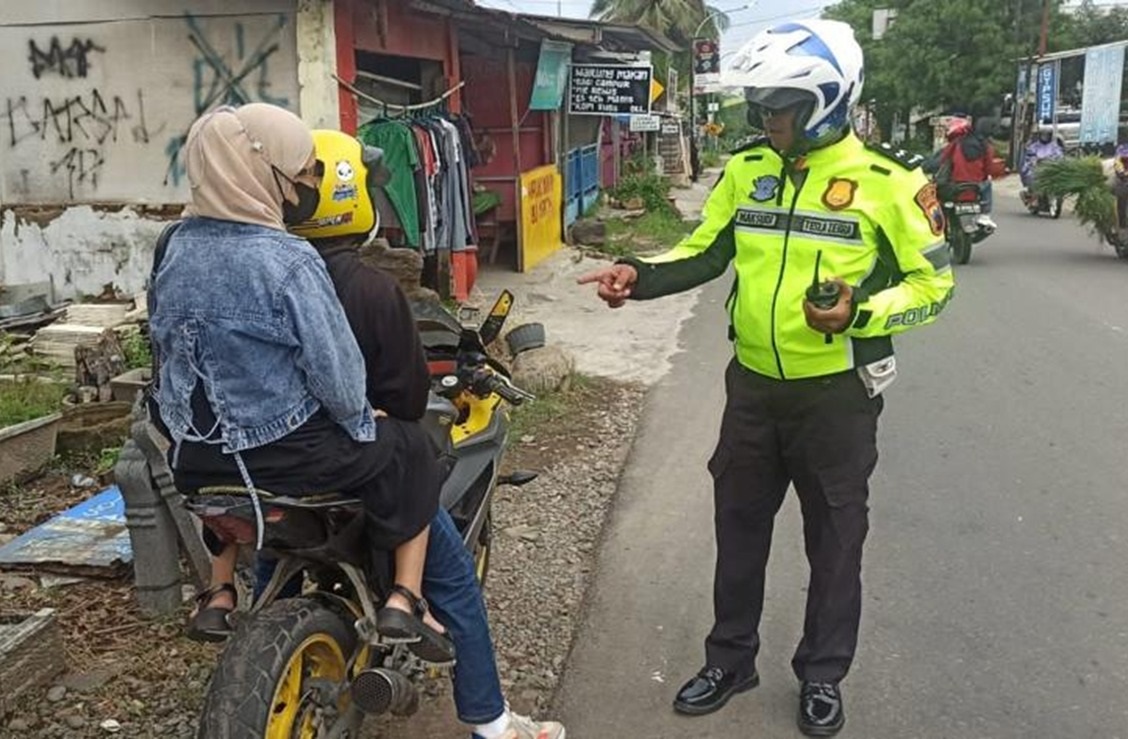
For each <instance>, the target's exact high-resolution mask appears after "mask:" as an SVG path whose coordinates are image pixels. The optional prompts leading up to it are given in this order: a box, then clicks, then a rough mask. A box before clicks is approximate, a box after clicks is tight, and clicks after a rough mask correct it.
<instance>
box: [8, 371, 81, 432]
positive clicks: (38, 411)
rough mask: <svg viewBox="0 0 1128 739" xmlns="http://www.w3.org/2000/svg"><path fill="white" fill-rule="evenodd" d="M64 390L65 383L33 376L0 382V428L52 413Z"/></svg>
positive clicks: (64, 392) (60, 406) (60, 405)
mask: <svg viewBox="0 0 1128 739" xmlns="http://www.w3.org/2000/svg"><path fill="white" fill-rule="evenodd" d="M66 391H67V388H66V386H65V385H61V384H59V383H55V382H43V381H41V380H37V379H34V378H27V379H20V380H15V381H11V382H0V428H3V427H4V426H11V425H13V424H17V423H23V422H24V421H30V420H31V419H33V418H39V417H41V416H47V415H50V414H52V413H54V412H55V411H57V410H59V409H60V408H62V405H63V396H64V395H66Z"/></svg>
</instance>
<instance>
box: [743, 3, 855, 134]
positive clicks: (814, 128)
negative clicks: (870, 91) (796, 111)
mask: <svg viewBox="0 0 1128 739" xmlns="http://www.w3.org/2000/svg"><path fill="white" fill-rule="evenodd" d="M864 74H865V73H864V64H863V61H862V48H861V47H860V46H859V45H858V42H857V40H855V38H854V29H852V28H851V27H850V26H849V25H848V24H846V23H841V22H839V21H829V20H807V21H796V22H793V23H785V24H783V25H780V26H775V27H774V28H769V29H768V30H766V31H761V32H760V33H759V34H757V35H756V36H755V38H753V39H752V40H751V41H749V42H748V43H747V44H746V45H745V46H744V48H742V49H741V50H740V51H739V52H737V56H736V59H735V60H734V61H733V63H732V67H731V72H730V76H729V77H728V78H727V79H726V82H727V83H729V84H732V85H736V86H740V87H743V88H744V91H745V97H746V98H747V100H748V102H749V103H750V104H752V105H753V106H756V107H761V108H768V109H772V110H780V109H783V108H789V107H792V106H795V105H800V104H804V105H805V109H804V111H803V112H804V113H805V114H806V115H805V116H804V115H802V114H801V115H800V117H799V118H798V120H797V128H798V131H797V133H798V134H799V137H800V138H801V139H802V144H803V145H804V148H814V147H818V146H824V145H826V144H827V143H830V142H831V141H835V140H837V139H838V138H840V137H841V136H842V134H844V133H845V132H846V131H847V130H848V129H849V127H850V119H851V113H852V112H853V109H854V106H856V105H857V104H858V101H859V100H860V99H861V96H862V82H863V79H864Z"/></svg>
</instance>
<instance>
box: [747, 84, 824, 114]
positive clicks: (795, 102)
mask: <svg viewBox="0 0 1128 739" xmlns="http://www.w3.org/2000/svg"><path fill="white" fill-rule="evenodd" d="M812 97H813V96H812V95H811V93H809V92H807V91H806V90H796V89H794V88H791V87H748V88H745V90H744V99H745V100H747V101H748V104H749V105H754V106H756V107H757V108H762V109H763V110H768V111H771V112H773V113H778V112H780V111H782V110H787V109H788V108H794V107H797V106H799V105H802V104H803V103H809V102H811V99H812Z"/></svg>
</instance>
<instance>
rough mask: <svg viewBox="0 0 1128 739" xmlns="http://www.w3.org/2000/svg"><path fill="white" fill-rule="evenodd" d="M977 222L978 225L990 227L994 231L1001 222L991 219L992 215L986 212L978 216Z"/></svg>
mask: <svg viewBox="0 0 1128 739" xmlns="http://www.w3.org/2000/svg"><path fill="white" fill-rule="evenodd" d="M975 223H976V225H978V226H982V227H983V228H989V229H991V230H992V231H994V230H995V229H997V228H998V227H999V224H997V223H995V221H993V220H992V219H991V216H989V215H987V214H986V213H984V214H983V215H981V216H979V217H978V218H976V219H975Z"/></svg>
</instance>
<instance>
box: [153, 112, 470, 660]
mask: <svg viewBox="0 0 1128 739" xmlns="http://www.w3.org/2000/svg"><path fill="white" fill-rule="evenodd" d="M185 157H186V164H187V171H188V179H189V183H190V185H191V193H192V201H191V204H190V206H189V208H188V209H187V211H186V215H187V218H186V220H184V221H183V223H181V224H180V225H179V226H178V227H177V228H176V230H175V231H174V232H173V233H172V236H171V238H170V239H169V241H168V246H167V249H166V250H165V253H164V256H163V257H162V258H161V261H160V264H159V266H158V269H157V272H156V275H155V277H154V281H153V285H152V303H151V312H152V315H151V317H150V322H151V327H152V336H153V341H154V349H155V352H156V355H157V357H158V361H159V372H158V383H157V389H156V399H157V402H158V405H159V408H160V416H161V420H162V421H163V423H164V425H165V426H166V427H167V430H168V432H169V437H170V438H171V440H172V442H173V444H172V448H171V450H170V452H169V455H170V463H171V466H172V470H173V475H174V478H175V481H176V485H177V488H178V489H180V490H181V491H184V492H186V493H192V492H194V491H197V490H199V489H200V488H203V487H207V486H211V485H230V484H244V485H246V486H247V487H248V488H249V489H254V488H258V489H265V490H269V491H270V492H272V493H275V494H279V495H292V496H300V495H304V494H312V493H324V492H327V491H338V492H341V493H344V494H348V495H355V496H356V497H358V498H360V499H361V500H362V501H363V502H364V504H365V509H366V511H367V514H368V515H367V528H366V534H367V536H368V537H369V542H370V544H371V545H372V546H374V547H377V548H380V549H386V550H389V551H391V550H394V551H395V583H396V584H395V586H394V587H393V589H392V590H393V592H392V594H391V596H390V597H389V598H388V601H387V603H386V604H385V606H384V608H383V609H381V611H380V613H379V614H378V624H377V629H378V630H379V631H381V633H383V634H385V635H387V636H392V637H401V638H402V637H409V638H414V637H416V636H418V637H420V641H419V642H417V643H415V644H413V645H412V648H413V650H415V651H416V653H417V654H419V656H420V657H422V658H424V659H428V660H429V661H434V662H441V661H447V660H449V659H451V658H452V657H453V647H452V646H451V643H450V640H449V638H448V637H447V635H446V634H445V632H444V631H443V630H442V627H441V626H440V625H439V624H438V622H437V621H435V620H434V619H433V618H432V617H431V616H430V614H429V613H427V611H426V603H425V601H423V600H422V599H421V598H419V595H418V594H419V592H420V589H421V580H422V573H423V563H424V559H425V554H426V547H427V535H428V528H427V526H428V523H429V522H430V520H431V519H432V517H433V516H434V515H435V512H436V511H437V509H438V497H439V479H438V473H437V470H436V466H435V464H434V456H433V450H432V448H431V447H430V446H429V441H428V440H427V439H426V437H425V435H424V436H423V437H422V438H421V437H419V436H418V435H417V434H415V433H413V432H412V430H411V429H410V428H407V427H406V426H405V425H404V424H401V423H399V422H397V421H395V419H390V418H387V417H386V416H383V415H382V414H380V413H379V412H374V411H373V409H372V408H371V406H370V405H369V404H368V402H367V401H366V399H365V367H364V360H363V358H362V356H361V353H360V350H359V348H358V347H357V344H356V341H355V339H354V338H353V334H352V331H351V330H350V328H349V324H348V321H347V319H346V318H345V314H344V311H343V309H342V308H341V305H340V303H339V301H338V299H337V296H336V293H335V291H334V289H333V284H332V282H331V281H330V279H329V275H328V273H327V271H326V268H325V265H324V262H323V261H322V260H321V258H320V257H319V256H318V254H317V252H316V251H315V250H314V249H313V247H311V246H310V245H309V244H308V243H307V242H306V241H305V240H303V239H301V238H299V237H297V236H293V235H291V234H289V233H287V231H286V227H287V226H288V225H293V224H297V223H300V222H302V221H304V220H306V219H307V218H309V217H310V216H311V215H312V214H313V213H314V211H315V210H316V209H317V205H318V199H319V194H318V189H319V185H320V181H321V177H322V175H323V173H324V164H323V163H322V162H320V161H318V160H317V158H316V156H315V152H314V143H313V137H312V135H311V133H310V130H309V128H308V127H307V126H306V125H305V123H303V122H302V121H301V119H300V118H298V117H297V116H295V115H294V114H293V113H290V112H288V111H286V110H284V109H282V108H279V107H276V106H272V105H266V104H261V103H254V104H250V105H245V106H242V107H240V108H230V107H223V108H219V109H217V110H215V111H214V112H211V113H208V114H206V115H205V116H203V117H202V118H200V119H199V120H198V121H196V123H195V124H193V126H192V128H191V130H190V131H189V134H188V140H187V143H186V146H185ZM208 538H209V539H210V541H209V546H210V548H211V549H212V552H213V554H215V555H216V556H215V559H214V563H213V570H212V587H211V588H209V589H208V590H207V591H205V592H203V593H201V594H200V596H199V597H198V598H197V601H198V609H197V612H196V613H195V614H194V615H193V617H192V622H191V624H190V627H189V635H190V636H193V637H195V638H198V639H203V640H211V641H219V640H222V639H224V638H226V636H227V635H228V634H229V633H230V631H231V624H230V621H229V616H230V615H231V613H232V612H233V611H234V609H235V607H236V603H235V588H234V585H233V583H234V574H235V563H236V556H237V546H236V545H235V544H233V543H228V544H224V543H222V542H219V541H218V538H217V537H215V536H209V537H208Z"/></svg>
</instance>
